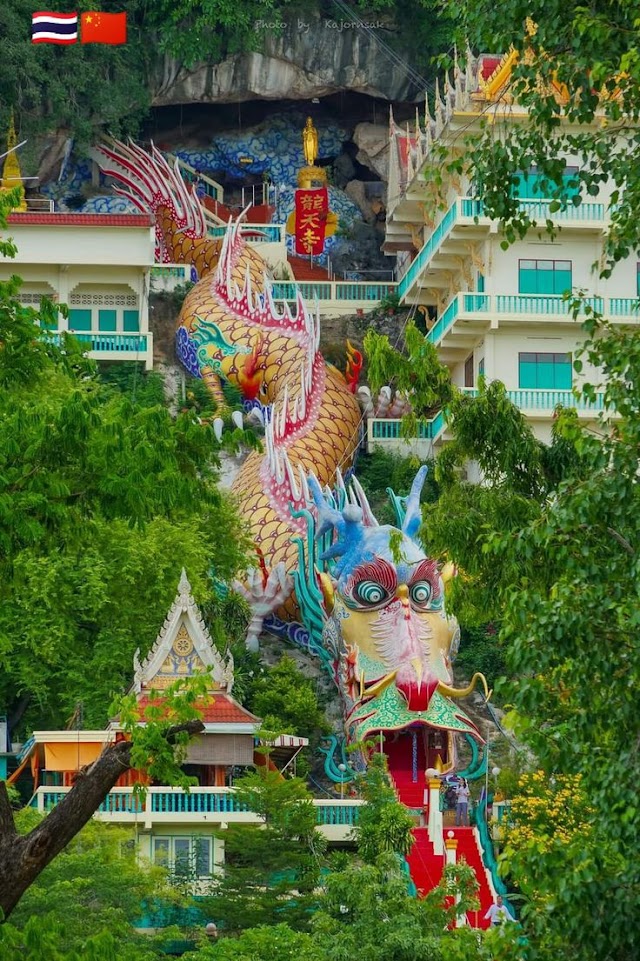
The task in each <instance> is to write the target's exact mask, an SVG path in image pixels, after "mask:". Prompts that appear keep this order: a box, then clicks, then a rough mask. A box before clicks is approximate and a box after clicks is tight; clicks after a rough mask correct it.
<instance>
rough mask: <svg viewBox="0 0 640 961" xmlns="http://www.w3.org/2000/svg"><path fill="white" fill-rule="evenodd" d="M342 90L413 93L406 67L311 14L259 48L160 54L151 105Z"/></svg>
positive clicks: (365, 37) (389, 95) (393, 96)
mask: <svg viewBox="0 0 640 961" xmlns="http://www.w3.org/2000/svg"><path fill="white" fill-rule="evenodd" d="M343 90H350V91H353V92H356V93H362V94H367V95H369V96H371V97H381V98H383V99H386V100H414V99H415V98H416V97H417V96H418V93H417V91H416V90H415V88H414V87H413V86H412V84H411V81H410V80H408V78H407V75H406V72H405V71H404V70H403V69H402V68H400V67H398V66H397V65H395V64H394V63H392V62H391V61H390V60H389V59H388V58H387V57H385V56H383V54H382V53H381V49H380V47H379V45H378V44H377V42H376V40H375V38H374V37H372V36H371V35H369V34H366V33H363V32H362V31H360V30H355V29H348V28H343V29H340V25H339V22H338V23H336V21H333V20H329V19H327V18H325V17H317V16H316V17H314V16H312V15H308V16H306V17H299V18H294V19H292V20H291V21H289V22H288V23H287V24H286V25H285V28H284V29H283V30H282V32H281V33H280V35H274V34H273V33H271V32H266V33H265V42H264V47H263V50H262V52H259V53H258V52H249V53H242V54H235V55H234V56H231V57H228V58H227V59H226V60H223V61H222V62H221V63H218V64H207V63H199V64H194V66H193V67H189V68H187V67H184V66H183V65H182V64H180V63H179V62H178V61H176V60H173V59H172V58H170V57H166V56H165V57H160V58H159V60H158V63H157V65H156V71H155V77H154V80H153V86H152V91H153V104H154V106H167V105H170V104H185V103H238V102H243V101H246V100H309V99H312V98H313V97H326V96H329V95H331V94H335V93H339V92H341V91H343Z"/></svg>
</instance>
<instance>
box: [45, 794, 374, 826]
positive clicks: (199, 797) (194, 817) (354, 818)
mask: <svg viewBox="0 0 640 961" xmlns="http://www.w3.org/2000/svg"><path fill="white" fill-rule="evenodd" d="M70 790H71V788H68V787H39V788H38V789H37V790H36V792H35V794H34V795H33V798H32V799H31V806H32V807H35V808H37V809H38V811H41V812H42V813H45V814H46V813H47V812H49V811H51V810H53V808H54V807H56V805H58V804H59V803H60V801H62V799H63V798H64V797H65V796H66V795H67V794H68V793H69V791H70ZM363 803H364V802H363V801H361V800H343V799H337V798H336V799H335V800H334V799H329V800H315V799H314V801H313V806H314V808H315V811H316V823H317V825H318V827H319V828H320V829H321V830H324V833H325V834H327V835H328V836H329V837H332V836H340V837H342V836H345V837H346V835H347V834H348V833H349V831H350V830H351V829H352V828H353V827H354V826H355V825H356V824H357V822H358V813H359V809H360V807H361V806H362V804H363ZM95 817H96V818H98V819H99V820H106V821H113V822H122V823H128V822H131V821H134V822H135V821H140V822H144V823H145V824H146V826H147V827H151V826H152V825H153V824H154V823H166V822H172V823H180V822H185V823H194V822H195V821H207V822H212V821H217V822H220V823H225V822H244V823H255V824H259V823H260V822H261V820H262V818H261V816H260V815H259V814H258V813H256V812H255V811H252V810H251V809H250V808H249V807H248V805H247V804H244V803H242V802H241V801H240V800H239V799H238V796H237V793H236V791H235V789H234V788H228V787H219V788H218V787H193V788H191V790H190V791H189V792H186V791H183V790H182V788H175V787H150V788H147V790H146V793H145V794H143V795H141V794H138V793H136V792H135V791H134V789H133V788H132V787H122V788H113V789H112V790H111V791H110V792H109V794H108V795H107V797H106V798H105V800H104V801H103V802H102V803H101V804H100V806H99V807H98V809H97V811H96V813H95Z"/></svg>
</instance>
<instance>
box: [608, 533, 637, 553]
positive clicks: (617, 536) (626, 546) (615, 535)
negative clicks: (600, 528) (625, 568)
mask: <svg viewBox="0 0 640 961" xmlns="http://www.w3.org/2000/svg"><path fill="white" fill-rule="evenodd" d="M607 530H608V532H609V533H610V534H611V536H612V537H613V538H614V540H616V541H617V542H618V544H620V546H621V547H623V548H624V549H625V551H626V552H627V554H631V556H632V557H635V556H636V552H635V551H634V549H633V547H632V546H631V544H630V543H629V541H628V540H627V538H626V537H623V536H622V534H618V532H617V531H615V530H614V529H613V527H607Z"/></svg>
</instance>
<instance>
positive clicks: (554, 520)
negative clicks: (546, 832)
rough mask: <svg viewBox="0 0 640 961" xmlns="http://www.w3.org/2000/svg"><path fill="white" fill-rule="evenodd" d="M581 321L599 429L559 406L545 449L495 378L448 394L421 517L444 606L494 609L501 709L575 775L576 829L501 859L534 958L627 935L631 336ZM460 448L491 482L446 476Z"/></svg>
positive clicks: (631, 905) (632, 899) (634, 858)
mask: <svg viewBox="0 0 640 961" xmlns="http://www.w3.org/2000/svg"><path fill="white" fill-rule="evenodd" d="M585 328H586V329H585V335H586V336H587V337H588V339H587V341H586V344H585V346H584V348H583V349H582V354H584V355H585V356H587V357H588V359H589V362H590V363H591V364H593V366H594V368H595V369H598V370H599V371H600V373H601V375H602V378H603V381H604V383H605V385H606V386H605V390H604V407H605V412H604V414H603V416H602V423H601V424H600V426H599V429H598V430H597V431H589V430H585V429H583V428H582V426H581V425H580V424H579V422H578V420H577V418H576V417H575V416H574V415H572V414H571V413H570V412H566V413H561V414H560V415H559V416H558V418H557V420H556V424H555V433H556V438H557V444H558V449H557V451H556V452H555V453H557V454H558V457H554V451H553V446H552V449H551V451H547V452H543V451H540V450H539V448H538V447H536V446H535V445H533V444H532V439H531V436H530V432H528V428H526V425H524V423H521V422H520V421H518V418H517V417H516V416H515V413H514V412H513V411H509V410H506V409H504V406H503V405H504V403H505V402H506V398H505V399H504V401H503V400H502V399H500V391H499V390H498V389H497V388H496V385H493V384H492V385H490V387H489V388H487V390H486V392H485V396H484V398H483V397H482V396H481V397H480V398H478V401H479V403H478V402H477V401H474V400H469V401H468V402H466V401H465V402H463V401H458V400H454V401H453V402H452V405H451V407H452V420H451V424H452V430H453V432H454V434H455V435H456V441H454V444H453V445H452V449H450V450H449V451H447V450H445V451H444V453H443V455H442V457H441V460H440V462H439V463H438V465H437V468H436V470H437V472H439V479H440V481H441V484H442V488H443V493H442V495H441V497H440V500H439V502H438V504H437V505H436V507H435V508H432V509H430V511H429V520H428V524H426V525H425V528H424V537H425V540H426V543H427V545H428V546H430V548H431V550H433V551H434V552H437V551H438V550H440V551H442V552H444V551H445V550H447V551H448V552H449V553H450V554H451V555H452V556H453V559H454V560H455V561H456V563H457V564H458V565H459V566H460V568H461V575H460V577H459V578H458V579H457V580H458V584H457V585H456V587H455V589H454V594H453V598H452V599H453V601H454V603H455V604H456V605H457V607H458V612H459V613H460V612H461V611H462V612H463V613H469V611H471V612H475V613H476V615H477V616H478V618H479V619H480V618H481V619H482V620H484V621H486V620H487V619H488V618H489V617H492V618H496V619H498V620H499V622H500V633H499V641H500V645H501V646H502V647H503V649H504V653H505V662H506V669H507V672H508V674H509V677H510V680H509V682H508V683H507V682H504V683H503V684H501V685H498V694H499V696H501V697H502V698H503V699H504V700H506V701H508V702H510V703H511V705H512V710H511V712H510V714H509V715H507V721H508V722H509V723H510V725H511V726H512V727H513V728H514V730H515V732H516V733H517V735H518V737H519V738H520V739H521V740H522V741H523V742H524V743H525V744H526V745H527V746H528V747H529V749H530V750H532V751H533V752H534V754H535V755H536V756H537V757H538V758H539V760H540V763H541V766H542V769H543V770H544V772H545V774H546V776H547V777H548V778H552V777H561V776H567V777H569V776H572V777H578V776H580V777H581V791H582V792H583V794H584V803H585V808H586V810H587V811H588V812H589V813H588V816H587V821H588V824H589V830H588V832H585V833H584V835H583V837H582V838H581V843H579V844H578V843H572V844H567V845H565V846H564V848H563V850H562V852H561V854H559V855H558V857H556V858H555V859H554V858H551V857H549V856H548V854H547V852H546V851H545V850H544V849H543V843H542V839H540V843H536V842H534V843H532V844H531V846H530V847H529V848H527V849H525V850H523V851H522V852H521V853H520V854H519V856H518V858H517V859H511V861H510V864H509V869H510V873H511V878H512V880H513V881H514V882H515V883H516V885H520V886H521V887H522V889H523V890H524V891H527V890H529V889H530V882H531V879H532V878H533V877H535V878H536V898H535V899H534V900H532V901H530V902H527V903H525V906H524V908H523V919H524V922H525V924H526V925H527V929H528V935H529V938H530V946H529V949H528V950H529V952H530V957H531V958H535V959H536V961H538V959H540V961H547V959H551V958H553V957H555V956H557V951H558V946H559V945H560V944H561V943H564V944H566V943H571V944H572V945H573V946H574V949H575V950H576V951H578V952H579V953H580V957H581V958H584V959H586V961H596V959H611V961H614V959H615V961H625V959H628V958H631V957H633V956H634V955H635V954H636V953H637V950H638V940H637V935H636V929H635V927H634V926H633V924H632V923H631V918H632V917H633V916H634V915H635V913H636V912H637V910H638V903H639V892H640V874H639V871H638V861H639V858H638V853H639V852H638V842H637V837H638V827H639V823H638V810H639V809H638V806H637V803H636V793H637V782H638V777H639V775H640V770H639V765H638V758H637V752H636V748H635V745H636V733H635V732H636V731H637V718H636V710H635V697H634V691H635V687H636V685H637V683H638V680H639V679H640V657H639V653H638V645H637V637H636V635H637V626H638V611H637V597H638V591H639V588H640V583H639V581H638V567H637V563H636V559H637V545H638V543H640V529H639V526H638V524H639V521H638V497H639V493H638V474H637V451H638V445H639V441H640V348H639V346H638V343H637V337H636V336H635V335H634V334H633V332H628V331H624V330H619V329H611V328H610V327H609V326H608V325H607V324H606V323H605V322H603V321H602V320H601V319H600V318H597V317H594V318H591V319H590V320H589V321H588V322H587V324H586V325H585ZM580 363H581V360H580V358H578V360H577V364H578V366H579V365H580ZM593 392H594V388H593V387H590V386H589V385H587V386H586V387H585V395H586V396H590V397H591V396H593ZM490 393H493V394H494V395H495V396H494V399H495V400H496V405H495V406H494V408H493V415H492V416H493V417H495V426H494V429H495V430H501V431H502V435H503V437H504V438H505V441H506V442H505V443H504V444H503V445H502V448H500V447H499V445H497V444H495V445H494V444H493V442H492V436H494V435H490V436H489V438H488V442H487V445H486V447H484V446H483V437H484V435H485V433H486V429H487V408H486V404H487V403H488V400H487V398H488V397H489V396H490ZM481 395H482V391H481ZM463 405H464V409H463V410H462V416H460V408H461V407H462V406H463ZM614 411H615V412H616V413H614ZM465 453H466V457H467V458H474V459H476V460H480V459H481V458H484V466H485V474H486V476H487V477H489V478H490V480H491V483H488V484H485V485H482V486H473V485H470V484H467V483H465V482H463V481H461V480H460V479H459V476H458V475H457V474H456V471H455V470H453V469H452V465H455V463H461V462H462V460H463V459H464V456H465ZM549 464H551V465H552V469H549V467H548V465H549ZM556 853H557V852H556ZM560 861H562V865H563V867H562V870H559V867H558V866H559V864H560ZM542 905H543V906H544V908H543V909H541V906H542ZM605 905H606V906H607V907H606V908H605Z"/></svg>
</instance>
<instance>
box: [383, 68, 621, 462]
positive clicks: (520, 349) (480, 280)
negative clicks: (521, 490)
mask: <svg viewBox="0 0 640 961" xmlns="http://www.w3.org/2000/svg"><path fill="white" fill-rule="evenodd" d="M513 62H514V56H513V55H507V56H505V57H502V58H500V57H481V58H480V59H479V60H477V61H475V62H472V63H471V64H469V65H468V66H467V69H466V71H465V72H463V71H462V70H460V69H459V68H457V67H456V70H455V72H454V82H453V84H452V83H450V81H449V80H448V78H447V81H446V83H445V89H444V97H441V96H440V94H439V93H438V92H437V93H436V99H435V116H434V117H431V116H430V114H429V110H428V107H427V110H426V116H425V120H424V125H422V124H421V123H417V124H416V128H415V129H414V130H413V131H411V132H410V131H408V130H404V131H403V130H401V129H400V128H399V127H397V126H396V125H395V124H394V123H393V120H392V123H391V138H392V144H391V153H390V157H391V163H390V183H389V201H388V208H387V209H388V213H387V228H386V237H385V245H384V249H385V250H386V251H387V252H388V253H394V252H395V253H396V254H397V258H398V268H399V270H398V293H399V295H400V299H401V302H402V303H404V304H406V305H415V306H416V310H419V309H421V312H422V313H424V315H425V317H426V318H427V328H428V335H427V336H428V338H429V340H430V341H431V342H432V343H433V344H434V345H435V346H436V347H437V348H438V353H439V356H440V359H441V360H442V362H443V363H445V364H446V365H447V366H448V367H449V369H450V371H451V378H452V380H453V383H454V384H456V385H457V386H458V387H460V388H463V389H465V390H468V391H473V390H474V389H476V388H477V384H478V378H479V377H480V375H484V377H485V378H486V379H487V381H493V380H500V381H502V383H503V384H504V385H505V387H506V388H507V390H508V392H509V397H510V398H511V400H512V401H513V402H514V403H515V404H516V406H517V407H519V408H520V409H521V410H522V411H523V413H524V414H525V415H526V417H527V420H528V421H529V422H530V424H531V426H532V427H533V430H534V433H535V434H536V436H537V437H538V438H539V439H540V440H542V441H545V442H549V441H550V438H551V425H552V420H553V417H554V411H555V409H556V407H557V406H558V405H559V404H562V405H564V406H569V407H574V408H577V410H578V415H579V416H580V417H581V418H584V419H585V420H587V421H588V420H593V419H594V416H595V411H596V410H597V408H598V407H599V406H601V399H600V397H598V400H597V401H596V403H595V405H590V404H588V403H587V402H586V401H579V400H578V399H577V398H576V397H575V396H574V394H573V393H572V389H573V388H575V387H578V386H579V385H580V383H582V382H584V381H585V380H586V381H588V382H590V383H592V384H596V386H597V385H598V382H599V377H598V373H597V371H594V370H593V369H590V368H589V366H588V365H587V364H585V367H584V369H583V371H582V373H581V374H580V375H577V374H576V372H575V371H574V370H573V359H574V354H575V351H576V348H577V347H578V346H579V345H580V344H581V343H582V342H583V341H584V340H585V339H586V338H585V334H584V332H583V331H582V330H581V326H580V321H575V320H574V319H573V317H572V315H571V313H570V311H569V305H568V303H567V300H566V299H565V297H564V296H563V295H564V294H565V293H566V292H567V291H568V292H571V291H573V292H574V293H577V292H578V291H583V292H585V293H586V295H587V298H588V300H587V303H591V305H592V306H594V307H595V308H597V309H598V310H600V311H602V312H603V313H604V315H605V316H606V317H608V318H609V319H610V320H611V321H612V322H616V323H620V324H625V325H635V324H637V323H638V315H637V313H636V304H637V301H636V298H637V297H638V293H639V290H638V283H639V281H638V276H639V274H638V271H639V265H638V264H637V263H636V261H635V259H634V260H632V259H628V260H627V261H625V262H624V263H622V264H620V265H619V266H618V267H617V268H616V270H615V271H614V273H613V275H612V277H611V278H610V279H608V280H602V279H601V278H600V277H599V276H598V270H597V269H594V265H597V264H598V262H599V261H600V259H601V257H602V252H603V250H602V244H603V239H604V236H605V232H606V230H607V227H608V217H609V214H608V194H609V191H608V190H607V189H603V191H602V192H601V194H600V195H598V196H596V197H586V196H585V197H583V198H581V202H580V203H579V204H578V205H574V204H573V203H572V202H570V203H569V204H568V206H566V209H560V210H558V211H552V209H551V206H550V203H551V202H550V200H548V199H545V197H544V196H542V188H541V185H540V181H541V178H540V176H539V175H538V174H537V172H536V170H530V171H527V172H524V173H523V174H522V175H521V176H520V180H519V184H518V186H517V188H516V189H517V193H518V197H519V198H520V203H521V204H522V205H523V206H524V207H525V209H526V210H527V212H528V214H529V216H530V217H531V219H532V220H534V221H536V224H537V226H536V227H535V228H533V229H531V230H530V231H529V232H528V234H527V235H526V236H525V237H524V239H522V240H518V241H516V242H515V243H513V244H512V245H511V246H510V247H509V248H508V249H507V250H503V249H502V246H501V243H502V241H503V239H504V238H503V235H502V233H501V231H500V227H499V224H498V223H497V222H496V221H492V220H490V219H489V218H488V217H486V216H485V215H484V213H483V208H482V204H481V202H480V201H479V200H477V199H476V198H475V196H474V193H475V191H474V182H473V178H474V171H473V164H472V162H471V163H470V164H469V165H468V166H467V168H466V173H465V174H463V175H459V176H458V175H453V174H449V173H447V172H446V170H445V166H444V165H443V162H442V156H441V151H442V147H444V148H445V151H446V155H447V156H448V157H450V158H453V157H454V156H456V154H457V155H458V156H459V155H460V152H461V145H462V144H463V143H464V139H465V137H466V136H468V135H469V134H470V133H472V132H473V131H479V130H480V121H481V118H483V119H486V118H487V116H490V118H491V123H492V125H493V129H494V131H495V136H496V138H499V137H500V136H501V133H502V131H504V130H505V129H507V128H508V126H509V125H511V124H514V123H522V121H523V119H524V118H525V117H526V113H525V111H524V109H523V108H521V107H519V106H518V104H516V103H514V102H513V101H512V100H511V98H510V96H509V94H508V87H507V85H508V81H509V77H510V72H511V68H512V65H513ZM573 159H574V158H571V157H567V158H566V165H567V166H566V174H565V180H566V181H567V188H566V195H567V197H568V198H569V199H570V198H571V196H572V194H573V193H575V192H576V189H575V187H574V186H573V185H572V183H571V176H572V173H573V171H575V170H576V167H575V166H573V163H572V161H573ZM436 168H437V169H438V171H439V173H440V174H441V175H442V184H441V185H439V186H436V185H435V184H436V181H435V180H434V178H433V177H431V176H430V173H432V172H433V171H434V169H436ZM547 220H551V221H553V222H554V224H555V226H556V227H557V228H558V232H557V235H556V237H555V238H554V239H551V237H550V236H549V235H548V234H547V233H546V232H545V221H547ZM389 431H390V427H389V426H387V428H386V432H387V434H388V433H389ZM446 436H447V435H446V429H445V427H444V420H443V419H442V418H440V419H439V420H438V421H437V422H434V424H433V429H432V430H431V437H430V438H429V440H430V442H431V447H432V448H437V447H438V445H439V443H441V442H442V440H446ZM382 446H389V444H386V445H385V444H382Z"/></svg>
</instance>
